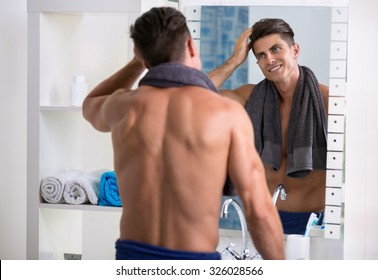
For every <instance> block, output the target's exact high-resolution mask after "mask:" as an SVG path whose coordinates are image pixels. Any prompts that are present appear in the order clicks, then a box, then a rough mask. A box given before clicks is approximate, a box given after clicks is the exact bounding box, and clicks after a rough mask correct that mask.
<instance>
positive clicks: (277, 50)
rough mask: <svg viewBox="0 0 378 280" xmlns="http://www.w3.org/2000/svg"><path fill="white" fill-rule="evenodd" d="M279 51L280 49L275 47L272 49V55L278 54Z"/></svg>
mask: <svg viewBox="0 0 378 280" xmlns="http://www.w3.org/2000/svg"><path fill="white" fill-rule="evenodd" d="M280 50H281V48H280V47H275V48H273V53H278V52H279V51H280Z"/></svg>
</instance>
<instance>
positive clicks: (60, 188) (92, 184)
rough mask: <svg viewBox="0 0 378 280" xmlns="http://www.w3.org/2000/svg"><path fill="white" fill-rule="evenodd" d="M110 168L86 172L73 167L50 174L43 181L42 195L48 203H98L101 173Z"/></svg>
mask: <svg viewBox="0 0 378 280" xmlns="http://www.w3.org/2000/svg"><path fill="white" fill-rule="evenodd" d="M106 171H108V170H106V169H99V170H95V171H92V172H88V173H85V172H83V171H80V170H76V169H72V170H68V171H62V172H60V173H58V174H56V175H55V176H49V177H46V178H44V179H43V180H42V182H41V195H42V197H43V198H44V200H45V201H46V202H48V203H67V204H84V203H90V204H94V205H96V204H97V203H98V194H99V186H100V179H101V175H102V174H103V173H104V172H106Z"/></svg>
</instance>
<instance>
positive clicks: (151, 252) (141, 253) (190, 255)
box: [116, 240, 221, 260]
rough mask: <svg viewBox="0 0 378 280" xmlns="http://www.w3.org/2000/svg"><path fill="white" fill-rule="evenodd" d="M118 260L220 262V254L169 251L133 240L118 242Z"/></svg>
mask: <svg viewBox="0 0 378 280" xmlns="http://www.w3.org/2000/svg"><path fill="white" fill-rule="evenodd" d="M116 259H117V260H220V259H221V255H220V253H218V252H213V253H207V252H189V251H177V250H172V249H167V248H164V247H160V246H154V245H149V244H146V243H142V242H137V241H131V240H117V242H116Z"/></svg>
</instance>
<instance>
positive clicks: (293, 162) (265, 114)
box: [246, 66, 327, 178]
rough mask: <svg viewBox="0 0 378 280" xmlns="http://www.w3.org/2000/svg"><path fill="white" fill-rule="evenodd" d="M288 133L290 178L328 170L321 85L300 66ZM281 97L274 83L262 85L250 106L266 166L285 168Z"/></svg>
mask: <svg viewBox="0 0 378 280" xmlns="http://www.w3.org/2000/svg"><path fill="white" fill-rule="evenodd" d="M299 70H300V76H299V81H298V85H297V87H296V90H295V93H294V97H293V104H292V109H291V113H290V118H289V126H288V132H287V142H286V146H287V170H286V175H287V176H289V177H293V178H301V177H304V176H306V175H308V174H309V173H310V172H311V171H312V170H314V169H326V152H327V127H326V126H327V115H326V112H325V107H324V100H323V96H322V93H321V92H320V87H319V83H318V81H317V79H316V77H315V75H314V73H313V72H312V71H311V70H310V69H309V68H307V67H304V66H299ZM279 99H280V96H279V93H278V91H277V88H276V86H275V85H274V83H273V82H272V81H269V80H267V79H264V80H263V81H261V82H260V83H258V84H257V85H256V86H255V87H254V89H253V91H252V94H251V96H250V98H249V100H248V102H247V104H246V110H247V112H248V115H249V116H250V118H251V120H252V123H253V127H254V133H255V145H256V149H257V151H258V152H259V154H260V156H261V159H262V161H263V162H264V164H266V165H269V166H272V167H273V168H274V169H275V170H278V169H279V168H280V164H281V145H282V139H281V138H282V134H281V121H280V100H279Z"/></svg>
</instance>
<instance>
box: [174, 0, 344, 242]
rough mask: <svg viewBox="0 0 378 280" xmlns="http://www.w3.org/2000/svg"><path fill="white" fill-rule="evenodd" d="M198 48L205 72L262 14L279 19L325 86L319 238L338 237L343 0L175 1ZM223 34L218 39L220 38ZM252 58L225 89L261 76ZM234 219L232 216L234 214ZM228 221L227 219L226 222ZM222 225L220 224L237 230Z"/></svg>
mask: <svg viewBox="0 0 378 280" xmlns="http://www.w3.org/2000/svg"><path fill="white" fill-rule="evenodd" d="M178 2H179V9H180V10H181V11H182V12H183V13H184V14H185V16H186V18H187V21H188V25H189V27H190V29H191V32H192V35H193V37H194V38H195V41H196V44H197V47H198V48H199V50H200V54H201V59H202V66H203V71H204V72H206V73H207V72H210V71H211V70H213V69H215V68H216V67H218V66H219V65H221V64H222V63H223V62H225V60H226V59H227V58H228V57H229V56H230V55H231V53H232V50H233V46H234V43H235V40H236V38H237V37H238V36H239V35H240V33H241V32H242V31H243V30H245V29H246V28H247V27H250V26H252V24H253V23H254V22H256V21H257V20H259V19H262V18H267V17H269V18H273V17H274V18H282V19H284V20H285V21H286V22H288V23H289V24H290V26H291V27H292V28H293V30H294V33H295V40H296V42H297V43H298V44H299V45H300V48H301V54H300V58H299V59H298V63H299V64H300V65H304V66H307V67H310V68H311V69H312V70H313V72H314V73H315V75H316V76H317V78H318V80H319V82H320V83H321V84H325V85H328V86H329V90H330V92H329V101H328V103H329V108H328V120H327V121H328V131H327V136H328V139H327V172H326V173H327V175H326V197H325V201H326V208H325V216H324V217H325V218H324V219H325V220H324V221H325V228H324V230H322V231H321V233H320V234H319V236H324V237H325V238H330V239H342V238H343V230H342V229H343V206H344V199H343V184H344V179H343V178H344V171H345V170H344V154H345V151H344V122H345V121H344V120H345V116H344V112H345V101H346V98H345V86H346V78H347V77H346V58H347V26H348V23H347V19H348V15H347V12H348V11H347V5H348V1H347V0H336V1H325V0H308V1H306V0H303V1H290V3H289V2H288V1H285V2H283V1H275V0H270V1H259V0H256V1H254V0H241V1H236V0H219V1H216V0H179V1H178ZM220 38H222V39H220ZM263 78H264V77H263V75H262V73H261V70H260V69H259V68H258V66H257V65H256V60H255V58H254V57H253V56H250V57H249V58H248V61H247V62H246V63H245V65H243V66H241V67H239V68H238V70H237V71H236V72H235V73H234V74H233V75H232V76H231V77H230V78H229V79H228V80H227V81H226V83H225V84H224V87H225V88H236V87H238V86H240V85H242V84H247V83H252V84H256V83H258V82H259V81H261V80H262V79H263ZM235 217H236V214H235ZM228 223H230V222H228ZM232 223H233V222H231V224H227V223H226V224H224V225H222V223H221V228H222V227H223V226H224V227H225V228H233V227H235V228H237V227H238V221H237V222H235V224H232Z"/></svg>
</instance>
